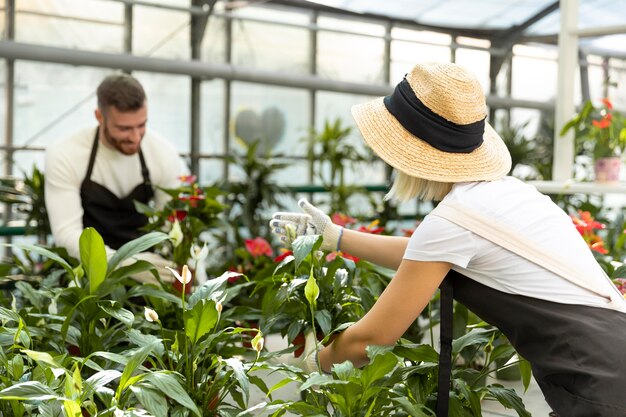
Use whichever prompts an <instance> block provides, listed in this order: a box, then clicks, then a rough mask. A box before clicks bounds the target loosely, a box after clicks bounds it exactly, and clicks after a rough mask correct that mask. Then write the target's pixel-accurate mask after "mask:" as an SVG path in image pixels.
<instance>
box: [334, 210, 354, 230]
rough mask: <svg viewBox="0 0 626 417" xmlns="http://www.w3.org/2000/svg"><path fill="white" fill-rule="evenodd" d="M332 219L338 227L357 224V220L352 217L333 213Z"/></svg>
mask: <svg viewBox="0 0 626 417" xmlns="http://www.w3.org/2000/svg"><path fill="white" fill-rule="evenodd" d="M330 219H331V220H332V222H333V223H335V224H336V225H338V226H343V227H346V226H349V225H351V224H354V223H356V219H355V218H354V217H350V216H348V215H347V214H343V213H333V215H332V216H330Z"/></svg>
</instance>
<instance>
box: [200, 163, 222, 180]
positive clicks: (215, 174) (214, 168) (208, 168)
mask: <svg viewBox="0 0 626 417" xmlns="http://www.w3.org/2000/svg"><path fill="white" fill-rule="evenodd" d="M223 178H224V160H222V159H213V158H205V159H201V160H200V175H199V176H198V182H199V183H200V184H202V185H207V184H212V183H215V182H216V181H221V180H222V179H223Z"/></svg>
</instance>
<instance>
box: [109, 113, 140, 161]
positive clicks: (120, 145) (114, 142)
mask: <svg viewBox="0 0 626 417" xmlns="http://www.w3.org/2000/svg"><path fill="white" fill-rule="evenodd" d="M102 127H103V129H102V134H103V135H104V140H105V141H106V143H108V144H109V145H110V146H112V147H113V148H115V149H117V150H118V151H119V152H121V153H123V154H124V155H134V154H136V153H137V152H138V151H139V149H140V144H141V141H139V144H138V145H137V147H136V148H132V149H128V146H125V145H133V144H134V142H133V141H131V140H128V139H120V138H116V137H115V136H113V135H111V132H109V128H108V127H107V121H106V119H105V120H104V121H103V123H102ZM141 139H142V140H143V136H142V138H141Z"/></svg>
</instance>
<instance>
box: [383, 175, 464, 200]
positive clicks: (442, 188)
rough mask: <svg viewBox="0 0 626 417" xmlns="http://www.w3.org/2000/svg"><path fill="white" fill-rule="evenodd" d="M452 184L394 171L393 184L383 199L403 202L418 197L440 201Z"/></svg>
mask: <svg viewBox="0 0 626 417" xmlns="http://www.w3.org/2000/svg"><path fill="white" fill-rule="evenodd" d="M452 185H453V183H451V182H437V181H431V180H426V179H424V178H418V177H412V176H410V175H407V174H405V173H403V172H400V171H396V176H395V178H394V180H393V185H392V186H391V190H389V192H388V193H387V195H385V200H392V199H393V200H397V201H401V202H405V201H409V200H412V199H414V198H419V199H420V200H424V201H430V200H436V201H441V200H442V199H443V198H444V197H445V196H446V194H448V193H449V192H450V190H451V189H452Z"/></svg>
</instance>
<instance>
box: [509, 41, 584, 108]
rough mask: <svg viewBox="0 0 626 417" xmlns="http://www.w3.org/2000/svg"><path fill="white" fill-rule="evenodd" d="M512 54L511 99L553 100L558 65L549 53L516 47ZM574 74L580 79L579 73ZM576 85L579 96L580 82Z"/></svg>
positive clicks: (536, 49)
mask: <svg viewBox="0 0 626 417" xmlns="http://www.w3.org/2000/svg"><path fill="white" fill-rule="evenodd" d="M513 53H514V55H513V60H512V62H513V69H512V85H511V95H512V97H513V98H516V99H522V100H537V101H547V100H553V99H554V98H555V97H556V86H557V71H558V64H557V62H556V60H555V59H553V58H552V56H551V55H552V53H551V51H549V50H546V49H541V48H532V47H522V46H520V45H516V46H515V47H514V49H513ZM576 74H577V77H578V78H580V77H579V73H578V72H576ZM576 85H577V86H578V94H580V82H577V83H576ZM579 97H580V96H579Z"/></svg>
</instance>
